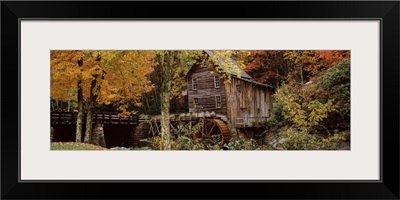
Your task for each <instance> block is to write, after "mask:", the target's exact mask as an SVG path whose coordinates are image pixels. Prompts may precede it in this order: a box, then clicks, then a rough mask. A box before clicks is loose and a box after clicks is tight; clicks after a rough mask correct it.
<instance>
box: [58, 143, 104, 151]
mask: <svg viewBox="0 0 400 200" xmlns="http://www.w3.org/2000/svg"><path fill="white" fill-rule="evenodd" d="M50 150H108V149H107V148H104V147H101V146H96V145H93V144H86V143H79V142H52V143H51V145H50Z"/></svg>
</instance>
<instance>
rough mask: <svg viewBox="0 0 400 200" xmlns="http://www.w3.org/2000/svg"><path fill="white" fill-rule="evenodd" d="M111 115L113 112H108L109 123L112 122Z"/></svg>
mask: <svg viewBox="0 0 400 200" xmlns="http://www.w3.org/2000/svg"><path fill="white" fill-rule="evenodd" d="M111 116H112V114H111V113H108V123H109V124H111Z"/></svg>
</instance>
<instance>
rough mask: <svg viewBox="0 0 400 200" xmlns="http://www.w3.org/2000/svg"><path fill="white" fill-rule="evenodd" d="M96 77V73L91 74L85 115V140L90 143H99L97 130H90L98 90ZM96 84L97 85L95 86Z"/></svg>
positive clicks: (102, 77)
mask: <svg viewBox="0 0 400 200" xmlns="http://www.w3.org/2000/svg"><path fill="white" fill-rule="evenodd" d="M105 73H106V72H105V71H104V70H103V71H102V75H101V80H104V74H105ZM97 77H98V75H94V76H93V78H94V79H93V80H92V83H91V84H90V97H89V102H88V106H87V117H86V132H85V142H88V143H92V144H95V145H99V137H100V136H99V135H98V133H99V132H98V131H93V130H92V121H93V120H92V118H93V110H94V105H95V103H96V100H97V97H98V96H99V92H100V85H101V84H97ZM96 85H97V87H96Z"/></svg>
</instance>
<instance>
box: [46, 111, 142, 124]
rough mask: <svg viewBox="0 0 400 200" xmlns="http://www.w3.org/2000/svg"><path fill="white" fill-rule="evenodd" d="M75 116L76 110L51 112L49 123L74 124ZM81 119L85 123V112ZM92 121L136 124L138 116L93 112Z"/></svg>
mask: <svg viewBox="0 0 400 200" xmlns="http://www.w3.org/2000/svg"><path fill="white" fill-rule="evenodd" d="M77 117H78V113H77V112H51V124H75V123H76V119H77ZM83 119H84V120H83V121H82V123H86V114H84V116H83ZM92 123H97V124H129V125H138V124H139V117H138V116H137V115H130V116H127V117H120V116H118V113H112V112H95V113H93V116H92Z"/></svg>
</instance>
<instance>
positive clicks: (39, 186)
mask: <svg viewBox="0 0 400 200" xmlns="http://www.w3.org/2000/svg"><path fill="white" fill-rule="evenodd" d="M227 4H229V7H230V8H229V9H228V10H227V9H226V5H227ZM399 6H400V5H399V2H398V1H380V2H375V1H353V2H343V1H336V2H333V1H314V2H311V1H306V2H299V1H292V2H289V1H285V2H274V1H256V2H239V1H232V2H226V1H225V2H224V1H221V2H205V1H203V2H187V1H185V2H176V1H175V2H166V1H160V2H137V1H121V2H106V1H99V2H95V1H92V2H77V1H74V2H52V1H47V2H45V1H42V2H39V1H29V2H28V1H26V2H23V1H19V2H16V1H15V2H12V1H2V2H1V18H2V19H1V22H2V23H1V30H2V31H1V42H2V53H1V74H2V75H1V91H2V92H1V95H2V99H1V100H2V101H1V110H2V112H1V113H2V114H1V121H2V123H1V161H2V162H1V163H2V165H1V198H4V199H31V198H35V199H36V198H37V199H47V198H51V199H59V198H63V199H81V198H96V199H97V198H99V199H100V198H177V199H178V198H210V197H211V198H218V199H221V198H232V199H233V198H235V199H236V198H246V199H249V198H274V199H297V198H300V199H303V198H308V199H310V198H313V199H314V198H317V199H328V198H329V199H342V198H344V199H353V198H361V199H399V57H398V56H399ZM182 7H183V8H185V9H183V10H182V9H181V8H182ZM165 8H168V9H165ZM163 9H164V10H163ZM205 10H207V12H204V11H205ZM21 19H73V20H79V19H112V20H116V19H139V20H149V19H173V20H187V19H191V20H200V19H201V20H218V19H224V20H232V19H236V20H250V19H251V20H263V19H273V20H276V19H279V20H284V19H307V20H320V19H323V20H330V19H336V20H348V19H352V20H353V19H357V20H367V19H379V20H380V21H381V74H380V75H381V76H380V77H381V80H380V81H381V86H380V89H381V91H380V92H381V97H380V102H381V119H380V121H381V153H382V154H381V169H382V170H381V175H383V176H381V177H382V180H381V181H372V182H371V181H353V182H351V181H350V182H343V181H340V182H336V181H329V182H324V181H263V182H255V181H241V182H235V183H233V182H230V181H212V182H211V181H141V182H132V181H129V182H121V181H107V182H103V183H101V184H100V183H99V182H97V181H59V182H57V183H54V182H52V183H49V182H33V181H32V182H26V181H24V182H20V181H19V167H18V163H19V155H18V154H19V153H18V152H19V151H18V150H19V140H18V133H19V132H20V125H19V121H20V118H19V114H20V86H19V83H20V74H19V67H18V66H19V64H20V60H19V53H20V49H19V47H20V46H19V45H20V41H19V25H20V20H21ZM11 74H14V75H16V74H18V83H15V82H16V80H17V79H16V78H15V77H14V78H13V76H11ZM10 82H11V83H15V84H10ZM11 86H13V87H11ZM16 86H18V87H17V88H15V87H16ZM16 97H18V98H16ZM16 110H18V112H15V111H16ZM383 119H385V120H383ZM17 120H18V121H17ZM16 121H17V125H18V133H17V132H16V128H15V127H16V126H11V124H14V125H15V123H16ZM383 121H384V124H383ZM384 133H386V134H384ZM383 136H384V137H383ZM189 182H190V184H189ZM198 187H207V192H204V193H203V192H195V193H193V188H198ZM221 187H223V188H224V189H221ZM100 188H101V189H100ZM145 188H153V189H154V190H155V191H157V192H154V193H152V194H144V193H143V192H142V193H140V192H139V193H135V192H134V193H130V192H127V191H135V190H139V191H142V190H143V189H145ZM260 188H261V190H260ZM224 190H227V192H221V191H224ZM180 191H183V192H180ZM184 191H187V192H188V194H186V192H184ZM191 192H192V193H191ZM211 194H213V195H211Z"/></svg>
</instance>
